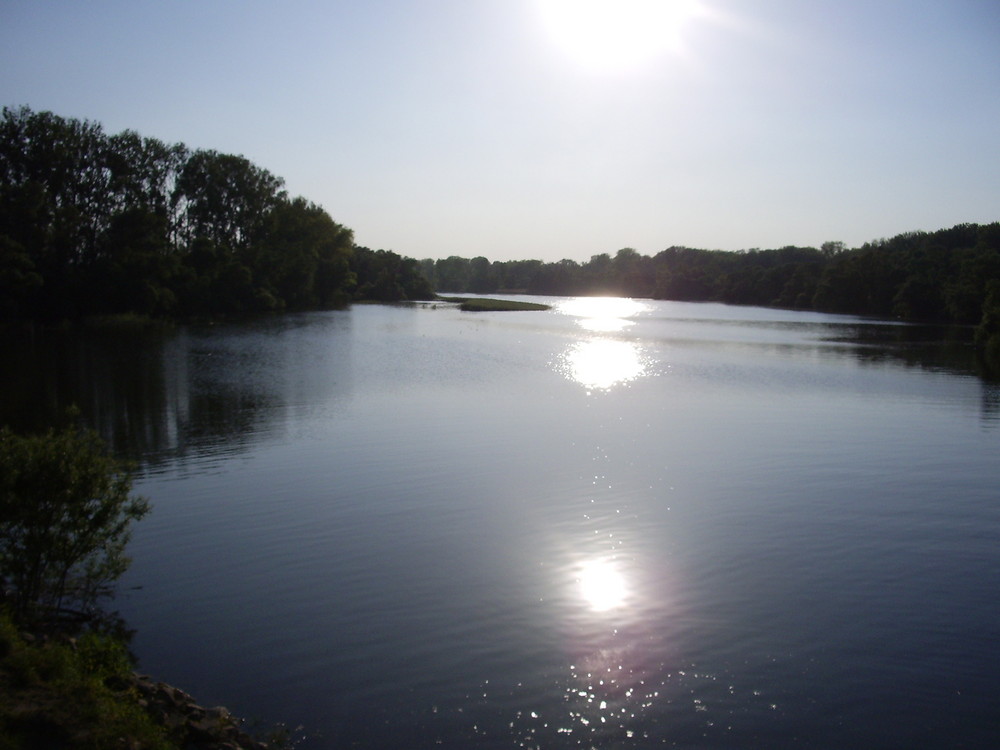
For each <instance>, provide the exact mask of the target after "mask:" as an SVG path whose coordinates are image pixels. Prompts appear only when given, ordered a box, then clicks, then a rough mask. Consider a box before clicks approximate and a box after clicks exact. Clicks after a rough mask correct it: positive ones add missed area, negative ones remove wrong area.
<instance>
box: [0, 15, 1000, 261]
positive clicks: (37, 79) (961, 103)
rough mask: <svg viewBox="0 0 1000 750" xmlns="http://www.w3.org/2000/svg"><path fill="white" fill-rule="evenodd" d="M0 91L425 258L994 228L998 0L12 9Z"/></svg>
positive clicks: (646, 250) (377, 244) (578, 255)
mask: <svg viewBox="0 0 1000 750" xmlns="http://www.w3.org/2000/svg"><path fill="white" fill-rule="evenodd" d="M0 104H3V105H6V106H19V105H28V106H30V107H31V108H32V109H34V110H37V111H41V110H51V111H53V112H55V113H57V114H60V115H64V116H67V117H74V118H79V119H89V120H95V121H98V122H100V123H102V124H103V125H104V127H105V130H106V131H107V132H109V133H116V132H119V131H121V130H125V129H132V130H136V131H138V132H139V133H141V134H142V135H147V136H154V137H157V138H160V139H161V140H164V141H167V142H170V143H175V142H183V143H185V144H187V145H188V146H189V147H192V148H212V149H216V150H218V151H222V152H226V153H235V154H242V155H244V156H246V157H247V158H248V159H250V160H251V161H253V162H254V163H255V164H257V165H258V166H261V167H263V168H265V169H268V170H269V171H270V172H272V173H274V174H276V175H278V176H280V177H283V178H284V179H285V181H286V187H287V189H288V191H289V193H290V194H292V195H303V196H305V197H306V198H309V199H310V200H312V201H314V202H316V203H319V204H320V205H322V206H323V207H324V208H326V209H327V211H328V212H329V213H330V214H331V215H332V216H333V218H334V219H335V220H337V221H339V222H340V223H342V224H345V225H347V226H349V227H351V228H352V229H353V230H354V232H355V239H356V241H357V242H358V244H361V245H367V246H369V247H371V248H385V249H391V250H395V251H396V252H398V253H400V254H403V255H408V256H411V257H415V258H426V257H445V256H448V255H462V256H465V257H473V256H476V255H485V256H486V257H488V258H490V259H491V260H507V259H516V258H540V259H543V260H558V259H560V258H572V259H575V260H578V261H581V262H582V261H585V260H587V259H588V258H589V257H590V256H591V255H594V254H596V253H602V252H610V253H612V254H613V253H614V252H615V251H617V250H618V249H619V248H622V247H634V248H635V249H637V250H638V251H639V252H641V253H643V254H648V255H652V254H655V253H656V252H659V251H660V250H662V249H664V248H666V247H669V246H671V245H687V246H689V247H699V248H710V249H716V248H717V249H729V250H736V249H744V248H751V247H761V248H771V247H780V246H783V245H789V244H796V245H813V246H818V245H819V244H821V243H822V242H824V241H826V240H841V241H843V242H845V243H846V244H847V245H848V246H856V245H859V244H861V243H863V242H866V241H868V240H872V239H876V238H879V237H890V236H893V235H895V234H898V233H900V232H904V231H909V230H917V229H923V230H934V229H939V228H943V227H949V226H952V225H953V224H957V223H960V222H991V221H997V220H1000V0H936V1H935V2H930V1H927V0H755V1H751V0H700V1H699V2H696V3H692V2H690V1H687V2H681V0H617V2H606V3H602V2H596V1H595V0H575V2H573V1H571V2H566V0H562V2H559V1H558V0H351V2H346V1H338V0H326V1H321V0H282V1H281V2H277V0H273V1H270V2H264V1H263V0H196V1H186V0H171V1H170V2H163V1H160V2H155V1H154V0H114V1H108V2H101V1H100V0H91V1H90V2H79V0H73V1H66V2H49V1H47V0H23V1H21V2H14V1H13V0H0Z"/></svg>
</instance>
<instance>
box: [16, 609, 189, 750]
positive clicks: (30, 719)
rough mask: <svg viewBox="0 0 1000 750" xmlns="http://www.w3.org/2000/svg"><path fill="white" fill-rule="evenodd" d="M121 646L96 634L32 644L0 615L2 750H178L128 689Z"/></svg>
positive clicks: (126, 660) (126, 662)
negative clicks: (121, 749)
mask: <svg viewBox="0 0 1000 750" xmlns="http://www.w3.org/2000/svg"><path fill="white" fill-rule="evenodd" d="M130 673H131V662H130V660H129V658H128V654H127V652H126V649H125V647H124V645H123V644H122V643H120V642H118V641H117V640H115V639H113V638H109V637H105V636H99V635H97V634H95V633H86V634H84V635H82V636H80V637H79V638H78V639H76V640H75V641H70V640H69V639H65V640H49V641H48V642H45V643H41V642H36V643H30V642H28V641H26V640H25V639H24V638H22V637H21V636H20V635H19V634H18V632H17V628H16V627H15V625H14V624H13V622H12V621H11V619H10V618H9V617H8V616H7V615H6V614H2V613H0V750H29V749H31V748H38V747H65V748H88V749H89V748H93V749H94V750H100V749H101V748H117V747H128V748H143V750H176V748H177V747H178V746H177V744H176V743H174V742H171V740H170V739H169V738H168V736H167V734H166V731H165V730H164V729H163V728H162V727H159V726H157V725H156V724H155V723H154V722H153V720H152V719H151V718H150V717H149V716H148V715H147V714H146V712H145V711H144V710H143V709H142V707H141V706H140V705H139V703H138V700H137V696H136V695H135V693H134V690H132V689H129V688H128V687H126V686H127V685H128V684H129V683H128V681H127V680H128V677H129V675H130Z"/></svg>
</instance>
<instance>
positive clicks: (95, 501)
mask: <svg viewBox="0 0 1000 750" xmlns="http://www.w3.org/2000/svg"><path fill="white" fill-rule="evenodd" d="M131 489H132V482H131V477H130V475H129V474H128V472H127V471H126V470H125V468H124V467H123V466H122V465H121V464H120V463H119V462H118V461H116V460H115V459H113V458H112V457H110V456H108V455H107V453H106V452H105V449H104V445H103V443H102V442H101V441H100V439H99V438H98V437H97V435H96V434H95V433H93V432H80V431H77V430H75V429H72V428H66V429H63V430H61V431H53V430H50V431H49V432H47V433H45V434H43V435H34V436H19V435H15V434H14V433H13V432H11V431H10V430H9V429H8V428H6V427H5V428H3V429H0V580H2V581H3V584H4V587H5V588H7V589H9V594H10V596H11V597H12V602H13V609H14V613H15V615H16V616H17V617H19V618H22V619H23V618H29V617H36V616H44V615H46V614H53V613H54V614H58V613H59V611H60V610H61V608H63V607H64V606H69V605H72V606H75V607H87V606H90V605H91V604H93V603H94V602H95V601H96V600H97V599H98V598H99V597H100V596H102V595H105V594H108V593H110V590H111V586H112V584H113V583H114V581H116V580H117V579H118V578H119V576H121V574H122V573H124V572H125V570H126V568H127V567H128V563H129V560H128V558H127V557H125V554H124V552H125V546H126V544H127V542H128V539H129V531H130V525H131V523H132V521H135V520H138V519H140V518H142V517H143V516H144V515H145V514H146V513H147V512H148V510H149V504H148V502H147V501H146V500H145V499H143V498H140V497H135V496H132V495H131V494H130V493H131Z"/></svg>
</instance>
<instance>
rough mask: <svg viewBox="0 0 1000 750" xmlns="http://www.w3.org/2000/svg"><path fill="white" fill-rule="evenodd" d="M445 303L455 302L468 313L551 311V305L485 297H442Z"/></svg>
mask: <svg viewBox="0 0 1000 750" xmlns="http://www.w3.org/2000/svg"><path fill="white" fill-rule="evenodd" d="M440 299H441V300H442V301H443V302H455V303H457V304H458V306H459V309H461V310H465V311H466V312H498V311H506V310H549V309H550V305H542V304H539V303H538V302H521V301H518V300H509V299H486V298H484V297H441V298H440Z"/></svg>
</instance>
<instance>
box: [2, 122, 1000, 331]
mask: <svg viewBox="0 0 1000 750" xmlns="http://www.w3.org/2000/svg"><path fill="white" fill-rule="evenodd" d="M283 185H284V183H283V180H282V179H281V178H279V177H276V176H275V175H273V174H271V173H270V172H268V171H267V170H266V169H263V168H261V167H259V166H257V165H255V164H253V163H252V162H250V161H249V160H248V159H246V158H244V157H242V156H234V155H232V154H223V153H219V152H217V151H213V150H203V149H195V150H191V149H189V148H187V147H186V146H184V145H183V144H173V145H170V144H166V143H163V142H162V141H159V140H157V139H155V138H149V137H144V136H140V135H139V134H137V133H135V132H132V131H124V132H122V133H118V134H115V135H108V134H106V133H105V132H104V130H103V128H102V127H101V125H100V124H98V123H94V122H90V121H81V120H74V119H69V118H63V117H59V116H57V115H54V114H52V113H50V112H33V111H32V110H30V109H29V108H27V107H21V108H17V109H13V108H4V110H3V117H2V120H0V318H7V319H11V318H15V319H16V318H30V319H56V320H58V319H72V318H78V317H82V316H86V315H100V314H114V313H135V314H139V315H146V316H153V317H156V316H160V317H185V316H214V315H220V314H234V313H235V314H241V313H250V312H266V311H280V310H301V309H316V308H327V307H338V306H342V305H345V304H347V303H349V302H351V301H352V300H356V299H371V300H380V301H397V300H408V299H409V300H413V299H431V298H433V297H434V294H435V292H436V291H443V292H475V293H484V294H488V293H494V292H500V291H507V292H512V291H516V292H523V293H528V294H553V295H593V294H608V295H621V296H632V297H650V298H655V299H671V300H686V301H717V302H726V303H731V304H744V305H763V306H777V307H788V308H799V309H806V310H817V311H822V312H835V313H852V314H861V315H873V316H880V317H894V318H899V319H902V320H913V321H916V320H928V321H940V322H947V323H958V324H977V325H978V327H979V331H980V338H981V340H983V341H985V340H987V339H989V338H991V337H992V338H993V339H994V340H995V342H996V343H995V346H996V347H997V348H1000V224H998V223H992V224H985V225H978V224H959V225H957V226H954V227H952V228H950V229H942V230H939V231H936V232H907V233H904V234H900V235H897V236H895V237H892V238H891V239H881V240H876V241H873V242H869V243H866V244H864V245H862V246H861V247H858V248H853V249H848V248H845V247H844V246H843V244H842V243H839V242H827V243H825V244H824V245H822V246H821V247H820V248H814V247H795V246H787V247H782V248H778V249H769V250H760V249H752V250H747V251H741V252H728V251H720V250H701V249H695V248H688V247H678V246H674V247H669V248H667V249H666V250H663V251H662V252H659V253H657V254H655V255H653V256H646V255H642V254H640V253H639V252H637V251H636V250H634V249H632V248H623V249H621V250H618V251H617V252H616V253H615V254H614V255H611V254H609V253H602V254H599V255H594V256H593V257H591V258H590V260H589V261H587V262H585V263H578V262H576V261H573V260H560V261H558V262H554V263H546V262H543V261H540V260H517V261H493V262H491V261H489V260H488V259H486V258H484V257H481V256H479V257H474V258H471V259H469V258H462V257H458V256H451V257H447V258H443V259H440V260H431V259H427V260H422V261H419V262H418V261H416V260H414V259H412V258H407V257H403V256H400V255H398V254H396V253H394V252H392V251H389V250H372V249H370V248H367V247H359V246H357V245H355V243H354V238H353V233H352V232H351V230H350V229H348V228H347V227H345V226H342V225H341V224H338V223H337V222H335V221H334V220H333V219H332V218H330V216H329V214H327V212H326V211H325V210H324V209H323V208H321V207H320V206H318V205H316V204H314V203H312V202H310V201H308V200H307V199H305V198H302V197H295V198H291V197H289V196H288V194H287V192H286V191H285V190H284V187H283Z"/></svg>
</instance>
